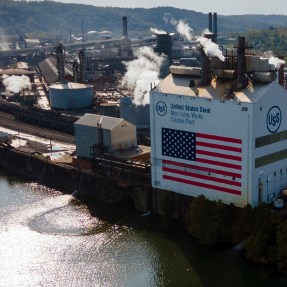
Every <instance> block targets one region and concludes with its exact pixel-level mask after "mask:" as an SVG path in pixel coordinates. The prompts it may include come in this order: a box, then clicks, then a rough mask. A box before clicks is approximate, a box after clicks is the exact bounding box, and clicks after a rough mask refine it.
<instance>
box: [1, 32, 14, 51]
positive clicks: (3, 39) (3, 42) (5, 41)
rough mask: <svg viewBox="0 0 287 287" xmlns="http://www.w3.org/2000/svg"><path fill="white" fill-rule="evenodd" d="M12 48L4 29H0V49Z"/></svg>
mask: <svg viewBox="0 0 287 287" xmlns="http://www.w3.org/2000/svg"><path fill="white" fill-rule="evenodd" d="M6 50H11V49H10V46H9V43H8V39H7V37H6V35H5V33H4V31H3V29H0V51H6Z"/></svg>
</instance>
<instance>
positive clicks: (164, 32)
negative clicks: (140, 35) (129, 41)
mask: <svg viewBox="0 0 287 287" xmlns="http://www.w3.org/2000/svg"><path fill="white" fill-rule="evenodd" d="M150 31H151V32H152V33H154V34H156V35H159V34H167V32H166V31H164V30H162V29H156V28H150Z"/></svg>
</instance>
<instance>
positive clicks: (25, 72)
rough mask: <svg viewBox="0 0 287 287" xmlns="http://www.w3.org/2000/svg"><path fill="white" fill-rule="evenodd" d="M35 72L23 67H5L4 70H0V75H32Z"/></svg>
mask: <svg viewBox="0 0 287 287" xmlns="http://www.w3.org/2000/svg"><path fill="white" fill-rule="evenodd" d="M33 74H35V72H33V71H28V70H24V69H6V70H0V75H8V76H11V75H15V76H21V75H33Z"/></svg>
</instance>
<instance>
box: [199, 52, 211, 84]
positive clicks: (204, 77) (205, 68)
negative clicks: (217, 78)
mask: <svg viewBox="0 0 287 287" xmlns="http://www.w3.org/2000/svg"><path fill="white" fill-rule="evenodd" d="M200 54H201V81H200V84H201V85H202V86H207V85H209V83H210V80H211V75H210V71H209V58H208V56H207V55H206V54H205V52H204V50H203V49H200Z"/></svg>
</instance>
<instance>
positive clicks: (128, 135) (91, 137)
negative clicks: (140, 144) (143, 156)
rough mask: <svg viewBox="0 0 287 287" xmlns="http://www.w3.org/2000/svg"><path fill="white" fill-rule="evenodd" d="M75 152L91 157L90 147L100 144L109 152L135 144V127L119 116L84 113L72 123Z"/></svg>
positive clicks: (83, 156)
mask: <svg viewBox="0 0 287 287" xmlns="http://www.w3.org/2000/svg"><path fill="white" fill-rule="evenodd" d="M74 129H75V139H76V152H77V156H78V157H80V158H86V159H91V147H92V146H94V145H97V146H99V147H101V146H102V148H103V151H105V152H107V153H110V152H113V151H116V150H121V149H127V148H130V147H133V146H136V145H137V139H136V127H135V126H134V125H132V124H130V123H129V122H127V121H125V120H123V119H121V118H113V117H106V116H101V115H95V114H85V115H84V116H83V117H81V118H80V119H79V120H78V121H76V122H75V124H74Z"/></svg>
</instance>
